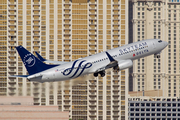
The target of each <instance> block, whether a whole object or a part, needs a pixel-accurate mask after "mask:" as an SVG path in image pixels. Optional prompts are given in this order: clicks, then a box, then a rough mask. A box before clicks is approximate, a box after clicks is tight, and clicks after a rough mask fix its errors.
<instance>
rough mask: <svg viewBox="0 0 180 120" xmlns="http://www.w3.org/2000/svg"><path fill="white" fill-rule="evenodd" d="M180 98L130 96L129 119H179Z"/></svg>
mask: <svg viewBox="0 0 180 120" xmlns="http://www.w3.org/2000/svg"><path fill="white" fill-rule="evenodd" d="M179 101H180V99H179V98H174V97H171V98H169V97H157V98H154V97H151V98H149V97H130V98H129V100H128V106H129V108H128V111H129V113H128V116H129V118H128V119H129V120H137V119H138V120H139V119H140V120H152V119H153V120H179V116H180V108H179V107H180V103H179Z"/></svg>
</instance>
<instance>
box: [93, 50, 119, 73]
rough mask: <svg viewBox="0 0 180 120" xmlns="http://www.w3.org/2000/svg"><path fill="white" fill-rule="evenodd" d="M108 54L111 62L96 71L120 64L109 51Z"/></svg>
mask: <svg viewBox="0 0 180 120" xmlns="http://www.w3.org/2000/svg"><path fill="white" fill-rule="evenodd" d="M106 55H107V56H108V58H109V60H110V63H109V64H107V65H106V66H103V67H101V68H99V69H97V70H96V72H100V71H103V70H106V69H108V68H112V67H116V66H118V61H117V60H115V59H114V58H113V57H112V56H111V55H110V54H109V53H108V52H106Z"/></svg>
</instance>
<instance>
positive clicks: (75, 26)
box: [0, 0, 129, 120]
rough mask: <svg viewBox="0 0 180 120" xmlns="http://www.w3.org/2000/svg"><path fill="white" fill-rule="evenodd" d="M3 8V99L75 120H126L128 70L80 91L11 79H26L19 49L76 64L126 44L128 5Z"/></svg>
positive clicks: (15, 0)
mask: <svg viewBox="0 0 180 120" xmlns="http://www.w3.org/2000/svg"><path fill="white" fill-rule="evenodd" d="M0 8H1V9H0V26H1V28H2V29H0V49H1V51H0V55H1V56H2V57H1V58H0V66H1V68H0V76H1V78H0V95H1V96H33V100H34V105H41V106H44V105H58V106H59V110H62V111H69V117H70V118H72V119H107V120H110V119H127V118H126V117H125V116H127V115H128V114H127V110H128V109H127V97H126V96H127V94H128V82H127V81H128V75H129V73H128V70H122V71H121V72H119V73H116V72H114V71H112V70H109V71H107V74H106V76H105V77H104V78H101V77H98V78H94V77H90V78H89V77H88V78H81V79H80V81H85V82H84V83H82V84H78V85H77V84H76V85H72V84H73V83H72V81H66V82H49V83H36V82H29V81H27V80H26V79H22V78H9V77H8V76H10V75H16V74H19V75H21V74H23V75H26V74H27V71H26V69H25V67H24V65H23V63H22V61H21V59H20V57H19V55H18V54H17V52H16V49H15V47H16V46H18V45H23V46H24V47H25V48H27V49H28V50H29V51H31V52H32V53H34V52H35V51H37V52H39V53H40V54H41V55H42V56H43V57H44V58H46V59H50V60H58V61H73V60H75V59H78V58H82V57H86V56H89V55H93V54H96V53H99V52H101V51H104V50H108V49H112V48H116V47H119V46H122V45H125V44H128V1H127V0H114V1H109V0H107V1H104V0H98V1H97V0H1V1H0ZM64 88H66V89H65V90H64Z"/></svg>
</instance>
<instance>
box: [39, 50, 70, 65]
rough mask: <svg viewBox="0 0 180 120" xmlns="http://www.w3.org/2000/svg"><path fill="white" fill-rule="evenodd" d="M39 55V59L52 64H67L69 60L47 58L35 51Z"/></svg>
mask: <svg viewBox="0 0 180 120" xmlns="http://www.w3.org/2000/svg"><path fill="white" fill-rule="evenodd" d="M35 53H36V55H37V57H38V58H39V60H41V61H43V62H45V63H52V64H58V65H61V64H66V63H68V62H62V61H51V60H47V59H44V58H43V57H42V56H41V55H40V54H39V53H37V52H35Z"/></svg>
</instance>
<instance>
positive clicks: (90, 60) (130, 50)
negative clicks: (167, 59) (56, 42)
mask: <svg viewBox="0 0 180 120" xmlns="http://www.w3.org/2000/svg"><path fill="white" fill-rule="evenodd" d="M167 45H168V43H167V42H166V41H162V40H160V39H147V40H142V41H138V42H134V43H130V44H127V45H124V46H122V47H118V48H114V49H111V50H107V51H104V52H101V53H98V54H95V55H92V56H88V57H85V58H80V59H77V60H75V61H71V62H61V61H59V63H58V62H54V64H46V63H44V62H43V61H49V60H46V59H44V58H42V57H41V56H40V55H39V56H38V55H37V56H38V58H39V59H38V58H37V57H35V56H34V55H33V54H32V53H30V52H29V51H27V50H26V49H25V48H24V47H23V46H17V47H16V49H17V51H18V53H19V55H20V57H21V59H22V62H23V63H24V65H25V67H26V69H27V71H28V73H29V75H13V76H10V77H24V78H27V79H28V80H29V81H36V82H41V83H43V82H54V81H64V80H70V79H74V78H77V77H80V76H83V75H87V74H93V75H94V77H97V76H98V75H99V74H100V76H101V77H104V76H105V70H106V69H109V68H113V69H114V70H117V71H120V70H123V69H126V68H130V67H132V66H133V60H136V59H139V58H143V57H146V56H149V55H153V54H154V55H155V56H156V57H157V58H160V53H161V51H162V50H163V49H164V48H165V47H166V46H167ZM36 54H37V53H36ZM50 63H53V62H52V61H51V62H50Z"/></svg>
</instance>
